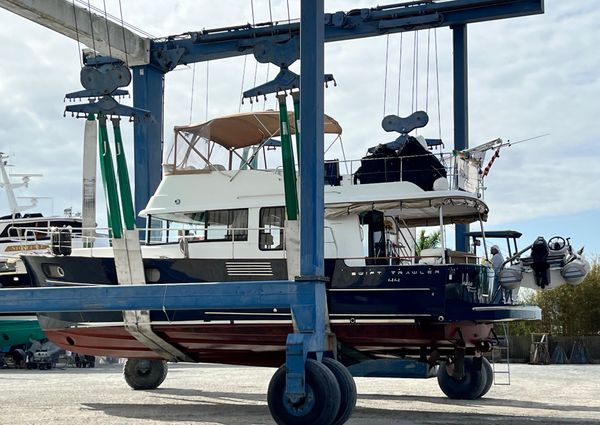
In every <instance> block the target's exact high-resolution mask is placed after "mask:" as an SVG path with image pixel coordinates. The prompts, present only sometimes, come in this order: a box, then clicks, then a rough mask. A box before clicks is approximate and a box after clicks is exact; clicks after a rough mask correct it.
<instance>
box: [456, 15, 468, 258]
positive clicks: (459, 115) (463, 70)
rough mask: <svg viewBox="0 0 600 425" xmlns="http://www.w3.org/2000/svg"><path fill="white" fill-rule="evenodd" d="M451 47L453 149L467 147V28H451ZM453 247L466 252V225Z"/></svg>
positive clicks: (460, 231) (461, 228)
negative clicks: (452, 52)
mask: <svg viewBox="0 0 600 425" xmlns="http://www.w3.org/2000/svg"><path fill="white" fill-rule="evenodd" d="M452 45H453V50H454V55H453V67H454V149H456V150H463V149H467V148H468V147H469V106H468V105H469V82H468V79H469V73H468V58H467V26H466V25H464V24H463V25H455V26H453V27H452ZM455 229H456V234H455V246H456V250H457V251H467V249H468V246H467V243H466V239H465V233H467V232H468V231H469V225H468V224H457V225H456V227H455Z"/></svg>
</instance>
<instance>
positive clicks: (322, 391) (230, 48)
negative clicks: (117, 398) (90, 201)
mask: <svg viewBox="0 0 600 425" xmlns="http://www.w3.org/2000/svg"><path fill="white" fill-rule="evenodd" d="M542 12H543V0H453V1H446V2H442V3H434V2H430V1H422V2H412V3H406V4H396V5H391V6H381V7H377V8H374V9H361V10H358V11H352V12H349V13H344V12H337V13H334V14H327V15H325V14H324V11H323V0H317V1H314V0H302V3H301V20H300V24H297V23H294V24H283V25H266V26H264V27H260V26H257V27H248V26H243V27H235V28H227V29H219V30H215V31H210V30H209V31H202V32H198V33H187V34H186V35H185V36H182V37H178V38H171V37H169V38H165V39H163V40H158V41H152V43H151V52H150V57H151V63H149V64H147V65H144V66H137V67H134V69H133V71H134V72H133V74H134V77H133V83H134V108H130V107H126V106H123V105H119V104H118V103H117V102H116V101H115V100H114V98H113V96H114V95H119V94H123V93H122V90H120V89H118V88H117V87H123V84H114V85H113V86H111V84H112V82H114V80H111V78H110V77H111V76H114V75H118V73H119V72H122V64H121V63H119V62H117V61H112V60H110V59H108V60H104V59H99V58H98V57H94V58H93V59H92V58H89V60H88V65H87V67H91V68H92V69H91V70H90V69H88V70H85V68H84V70H82V77H83V75H84V72H89V73H91V74H92V76H91V80H94V81H95V82H94V83H92V84H91V85H90V86H89V87H88V86H85V84H84V86H85V88H86V90H92V92H93V91H94V90H96V91H97V92H96V97H97V98H98V99H99V100H98V101H95V102H92V103H90V104H86V105H75V106H69V107H67V111H70V112H73V113H77V114H78V115H83V116H86V117H88V116H89V114H95V115H96V116H97V117H98V119H99V121H100V140H99V141H100V144H101V149H102V148H103V147H104V148H105V150H104V154H105V155H104V157H105V159H104V162H103V163H102V167H103V169H104V176H105V182H107V181H109V185H110V187H109V188H108V191H107V194H109V195H110V194H111V193H112V196H113V199H112V201H110V202H109V204H111V207H110V217H109V219H110V222H111V227H112V231H113V236H114V237H115V239H116V240H118V239H119V238H121V237H124V236H123V234H122V233H121V230H122V222H121V217H120V213H119V210H120V209H121V211H122V213H123V218H124V219H125V227H126V229H125V230H124V231H123V232H127V231H131V230H132V229H133V230H134V226H133V223H132V220H133V218H134V217H133V216H132V211H133V206H132V199H131V192H130V189H129V187H128V185H129V183H128V179H127V176H126V175H124V174H123V173H124V171H126V165H125V161H124V156H123V150H122V142H121V140H120V131H119V127H118V125H119V121H118V118H113V119H112V121H113V125H114V128H115V139H116V140H115V142H116V145H117V171H118V174H119V178H118V180H119V187H120V194H121V202H119V200H118V195H117V188H116V180H117V179H115V177H114V170H113V169H112V158H111V157H110V149H109V144H108V133H107V129H106V120H107V116H129V117H131V118H133V119H134V120H135V171H136V179H135V183H136V207H137V210H138V211H139V209H140V208H141V207H142V206H143V205H145V203H146V201H147V200H148V198H149V196H150V195H151V193H152V191H153V190H154V189H155V188H156V186H157V185H158V182H159V181H160V158H161V143H162V122H163V117H162V103H163V79H164V74H165V73H166V72H168V71H170V70H172V69H174V68H175V67H176V66H177V65H179V64H186V63H192V62H198V61H204V60H211V59H218V58H224V57H230V56H236V55H242V54H248V53H254V55H255V56H256V58H257V59H258V60H259V61H261V62H274V63H276V64H277V65H278V66H280V67H281V72H280V74H279V75H278V77H276V79H275V80H274V82H271V83H268V84H267V85H266V86H264V87H263V86H261V87H258V88H256V89H253V90H251V91H249V92H247V93H246V94H245V95H246V96H247V97H252V96H259V95H266V94H267V93H272V92H279V91H284V92H285V91H286V90H291V89H293V88H296V89H297V88H298V85H299V86H301V87H303V89H302V91H301V94H300V96H301V99H302V101H301V102H299V101H298V99H297V95H296V98H295V106H297V105H298V103H299V106H300V109H299V113H300V115H301V116H302V139H303V140H304V141H306V140H308V141H310V142H309V143H301V144H300V161H299V163H300V164H302V166H301V167H299V168H300V188H301V189H300V202H299V204H300V205H299V210H300V214H299V216H300V240H301V243H300V276H299V277H298V278H296V280H295V281H271V282H226V283H223V282H215V283H210V284H207V283H192V284H163V285H157V284H153V285H145V284H143V283H144V282H143V281H140V282H139V284H137V283H136V282H135V281H134V282H131V283H132V284H127V285H123V286H116V285H115V286H93V287H89V286H88V287H78V288H73V287H69V288H34V289H18V290H17V289H6V290H3V291H0V312H29V311H37V312H68V311H131V310H162V309H168V310H178V309H259V308H273V307H274V306H275V307H276V308H286V307H288V308H290V309H291V311H292V317H293V322H294V332H293V333H291V334H289V335H288V338H287V342H286V344H287V349H286V364H285V365H284V366H282V367H281V368H280V369H279V370H278V371H277V372H276V373H275V375H274V376H273V379H272V380H271V384H270V385H269V391H268V402H269V408H270V410H271V413H272V415H273V417H274V419H275V420H276V422H277V423H279V424H309V423H310V424H323V425H331V424H342V423H344V422H345V421H346V420H347V419H348V418H349V417H350V415H351V414H352V410H353V408H354V404H355V403H356V388H355V386H354V382H353V380H352V377H351V375H350V373H349V372H348V370H347V369H346V368H345V367H344V366H342V365H341V364H340V363H339V362H337V361H336V360H335V358H336V341H335V335H333V334H332V333H331V331H330V327H329V319H328V314H327V303H326V292H325V280H324V277H323V275H324V260H323V256H324V248H323V246H324V245H323V242H324V241H323V233H322V232H315V231H314V229H321V228H323V212H324V196H323V184H322V183H323V178H324V176H323V173H324V171H323V170H324V169H323V166H322V164H323V155H324V154H323V152H324V145H323V133H322V129H323V113H324V111H323V91H324V88H323V83H324V80H325V82H327V81H330V80H331V78H330V76H325V78H324V75H325V74H324V65H323V59H324V42H325V41H338V40H344V39H351V38H359V37H368V36H374V35H381V34H387V33H395V32H400V31H409V30H416V29H423V28H430V27H438V26H451V27H452V29H453V34H454V70H455V79H454V86H455V92H454V110H455V117H454V120H455V148H456V149H464V148H466V147H467V139H468V134H467V60H466V59H467V49H466V24H467V23H472V22H480V21H485V20H490V19H500V18H508V17H515V16H524V15H529V14H535V13H542ZM323 22H325V25H323ZM300 31H301V33H302V37H299V34H300ZM290 34H291V38H290ZM298 39H299V41H298ZM298 56H300V57H301V73H300V76H299V77H298V76H296V75H295V74H293V73H291V71H289V70H288V69H287V67H288V66H289V64H291V63H293V62H294V61H295V60H296V59H298ZM101 68H102V69H104V70H105V71H106V75H104V76H103V75H102V73H100V74H94V71H98V70H99V69H101ZM122 75H123V76H124V74H122ZM98 76H100V77H101V78H97V77H98ZM106 76H108V77H109V78H103V77H106ZM83 80H84V78H82V81H83ZM91 80H90V81H91ZM121 82H123V80H121ZM298 83H299V84H298ZM125 85H127V84H125ZM98 91H99V92H98ZM79 95H80V96H86V97H87V96H89V95H90V93H89V92H86V91H84V93H83V94H82V93H80V94H79ZM77 96H78V95H77V94H73V97H77ZM281 101H282V99H281V98H280V102H281ZM283 102H285V100H284V99H283ZM296 112H297V113H298V109H297V108H296ZM296 119H298V117H296ZM282 122H283V121H282ZM101 152H102V151H101ZM119 155H120V157H119ZM106 161H110V164H109V163H108V162H106ZM292 161H293V160H292ZM110 176H112V183H110V182H111V178H110ZM119 204H120V207H121V208H119ZM289 213H290V210H289V209H288V214H289ZM458 238H459V236H458V235H457V242H459V239H458ZM460 239H461V240H462V244H464V237H462V236H461V237H460ZM457 248H458V249H461V248H460V246H457ZM134 275H135V273H132V276H134Z"/></svg>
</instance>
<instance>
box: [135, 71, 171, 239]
mask: <svg viewBox="0 0 600 425" xmlns="http://www.w3.org/2000/svg"><path fill="white" fill-rule="evenodd" d="M164 80H165V75H164V73H163V72H162V71H160V70H158V69H156V68H155V67H153V66H138V67H134V68H133V106H135V107H136V108H141V109H145V110H148V111H150V113H151V114H152V121H151V122H146V123H144V122H136V123H134V130H133V138H134V165H135V214H136V218H137V227H139V228H144V227H145V226H146V223H145V220H143V219H140V218H139V217H138V214H139V212H140V211H141V210H142V209H144V207H145V206H146V204H147V203H148V200H149V199H150V197H151V196H152V194H153V193H154V191H155V190H156V188H157V187H158V184H159V183H160V180H161V178H162V170H161V164H162V148H163V112H164ZM141 237H142V238H143V237H144V236H143V235H142V236H141Z"/></svg>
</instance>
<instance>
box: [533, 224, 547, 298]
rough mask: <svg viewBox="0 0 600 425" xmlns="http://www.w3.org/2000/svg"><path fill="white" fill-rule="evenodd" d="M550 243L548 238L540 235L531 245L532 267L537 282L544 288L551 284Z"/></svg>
mask: <svg viewBox="0 0 600 425" xmlns="http://www.w3.org/2000/svg"><path fill="white" fill-rule="evenodd" d="M549 252H550V250H549V249H548V243H547V242H546V239H544V238H543V237H542V236H539V237H538V238H537V239H536V240H535V242H533V245H531V259H532V260H533V263H532V264H531V269H532V270H533V273H534V277H535V284H536V285H537V286H539V287H540V288H542V289H544V288H545V287H546V286H548V285H550V264H548V254H549Z"/></svg>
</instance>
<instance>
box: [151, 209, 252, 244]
mask: <svg viewBox="0 0 600 425" xmlns="http://www.w3.org/2000/svg"><path fill="white" fill-rule="evenodd" d="M151 220H152V228H153V229H152V230H151V231H150V238H149V243H175V242H178V241H179V240H180V239H181V238H182V237H185V238H186V239H187V240H188V242H201V241H235V242H240V241H247V240H248V210H247V209H234V210H212V211H197V212H193V213H174V214H168V215H164V216H163V215H161V216H153V217H151ZM154 229H156V230H154Z"/></svg>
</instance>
